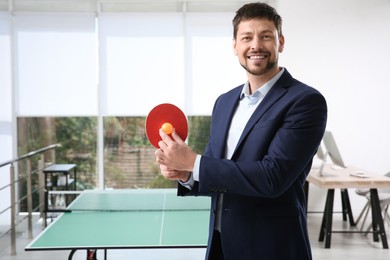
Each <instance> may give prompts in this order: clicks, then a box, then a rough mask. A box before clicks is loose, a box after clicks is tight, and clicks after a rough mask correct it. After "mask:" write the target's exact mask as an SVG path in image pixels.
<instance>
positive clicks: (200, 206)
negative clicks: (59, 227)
mask: <svg viewBox="0 0 390 260" xmlns="http://www.w3.org/2000/svg"><path fill="white" fill-rule="evenodd" d="M68 209H69V210H71V211H72V212H74V211H194V210H210V198H208V197H180V196H177V195H176V194H175V193H173V192H168V191H164V190H162V191H161V190H157V191H153V190H151V191H149V190H147V191H137V190H135V191H133V192H124V191H123V192H122V191H114V192H113V191H107V192H88V193H83V194H81V195H80V197H78V198H77V199H76V200H75V201H74V202H73V203H72V204H71V205H70V206H69V207H68Z"/></svg>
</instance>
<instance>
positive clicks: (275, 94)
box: [233, 70, 292, 157]
mask: <svg viewBox="0 0 390 260" xmlns="http://www.w3.org/2000/svg"><path fill="white" fill-rule="evenodd" d="M290 79H292V77H291V75H290V74H289V73H288V71H287V70H285V72H284V73H283V75H282V77H281V78H280V79H279V80H278V81H277V82H276V83H275V85H274V86H273V87H272V88H271V90H270V91H269V92H268V94H267V95H266V96H265V97H264V99H263V100H262V101H261V103H260V104H259V106H258V107H257V108H256V110H255V111H254V112H253V114H252V116H251V117H250V118H249V121H248V123H247V124H246V126H245V128H244V131H243V132H242V134H241V136H240V139H239V140H238V143H237V146H236V148H235V151H236V150H237V148H238V147H239V146H240V145H241V143H242V141H243V140H244V139H245V137H246V136H247V135H248V134H249V133H250V132H251V130H252V129H253V127H254V126H255V125H256V123H257V122H258V121H259V120H260V119H261V117H262V116H263V115H264V113H265V112H266V111H267V110H268V109H270V108H271V107H272V106H273V105H274V104H275V103H276V102H277V101H278V100H279V99H280V98H281V97H282V96H283V95H284V94H285V93H286V92H287V87H286V86H288V82H290ZM234 153H235V152H234ZM234 153H233V157H234Z"/></svg>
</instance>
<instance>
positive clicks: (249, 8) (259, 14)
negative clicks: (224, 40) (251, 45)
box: [233, 3, 282, 39]
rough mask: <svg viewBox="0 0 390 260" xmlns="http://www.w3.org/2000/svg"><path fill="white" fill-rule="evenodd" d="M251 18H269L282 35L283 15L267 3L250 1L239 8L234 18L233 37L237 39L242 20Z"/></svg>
mask: <svg viewBox="0 0 390 260" xmlns="http://www.w3.org/2000/svg"><path fill="white" fill-rule="evenodd" d="M251 19H267V20H269V21H272V22H273V23H274V25H275V27H276V30H277V31H278V34H279V36H281V35H282V17H280V15H279V14H278V12H277V11H276V10H275V8H273V7H272V6H270V5H268V4H266V3H250V4H245V5H243V6H242V7H241V8H240V9H238V10H237V12H236V16H235V17H234V18H233V37H234V39H236V37H237V31H238V25H239V24H240V23H241V22H242V21H247V20H251Z"/></svg>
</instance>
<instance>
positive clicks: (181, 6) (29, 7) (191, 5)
mask: <svg viewBox="0 0 390 260" xmlns="http://www.w3.org/2000/svg"><path fill="white" fill-rule="evenodd" d="M274 1H275V0H274ZM248 2H249V1H248V0H0V11H5V12H86V13H91V12H183V11H185V12H234V11H236V10H237V9H238V8H239V7H241V6H242V5H243V4H245V3H248ZM268 2H269V1H268Z"/></svg>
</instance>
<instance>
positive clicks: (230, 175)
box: [155, 3, 327, 260]
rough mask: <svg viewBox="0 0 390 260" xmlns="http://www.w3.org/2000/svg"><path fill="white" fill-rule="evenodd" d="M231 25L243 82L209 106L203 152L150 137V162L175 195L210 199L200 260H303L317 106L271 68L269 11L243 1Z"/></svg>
mask: <svg viewBox="0 0 390 260" xmlns="http://www.w3.org/2000/svg"><path fill="white" fill-rule="evenodd" d="M233 26H234V39H233V49H234V53H235V55H237V57H238V60H239V62H240V64H241V66H242V67H243V68H244V69H245V70H246V73H247V76H248V81H247V82H246V83H245V84H244V85H241V86H239V87H236V88H234V89H232V90H230V91H229V92H227V93H225V94H222V95H221V96H220V97H219V98H218V99H217V100H216V102H215V105H214V109H213V112H212V120H211V129H210V138H209V141H208V144H207V147H206V151H205V153H204V155H202V156H201V155H197V154H195V153H194V152H193V151H192V150H191V148H190V147H188V146H187V145H186V144H185V143H184V142H183V140H181V139H180V137H179V136H178V135H177V134H176V132H173V133H172V138H171V137H170V136H168V135H166V134H165V133H164V132H163V131H162V130H160V136H161V138H162V141H160V142H159V146H160V149H158V150H157V151H156V153H155V154H156V161H157V162H158V163H159V164H160V169H161V173H162V175H163V176H165V177H166V178H167V179H171V180H178V181H179V182H180V184H179V187H178V193H179V195H181V196H184V195H206V196H211V199H212V200H211V201H212V205H211V208H212V213H211V216H210V236H209V241H208V248H207V253H206V259H211V260H214V259H234V260H236V259H243V260H244V259H245V260H247V259H264V260H268V259H269V260H279V259H280V260H286V259H296V260H306V259H312V256H311V248H310V243H309V238H308V233H307V222H306V205H305V195H304V191H303V186H304V183H305V179H306V176H307V175H308V173H309V171H310V168H311V164H312V158H313V156H314V155H315V153H316V150H317V147H318V145H319V143H320V142H321V139H322V136H323V134H324V131H325V127H326V119H327V106H326V101H325V99H324V97H323V96H322V95H321V94H320V93H319V92H318V91H317V90H315V89H313V88H311V87H309V86H307V85H305V84H303V83H301V82H299V81H298V80H296V79H294V78H293V77H292V76H291V75H290V74H289V72H288V71H287V70H286V69H285V68H281V67H279V66H278V57H279V53H281V52H282V51H283V48H284V43H285V40H284V36H283V34H282V20H281V17H280V16H279V14H278V13H277V12H276V10H275V9H274V8H272V7H271V6H269V5H267V4H263V3H251V4H246V5H244V6H243V7H241V8H240V9H239V10H238V11H237V13H236V16H235V18H234V19H233ZM188 225H191V223H188ZM188 236H191V234H188Z"/></svg>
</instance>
